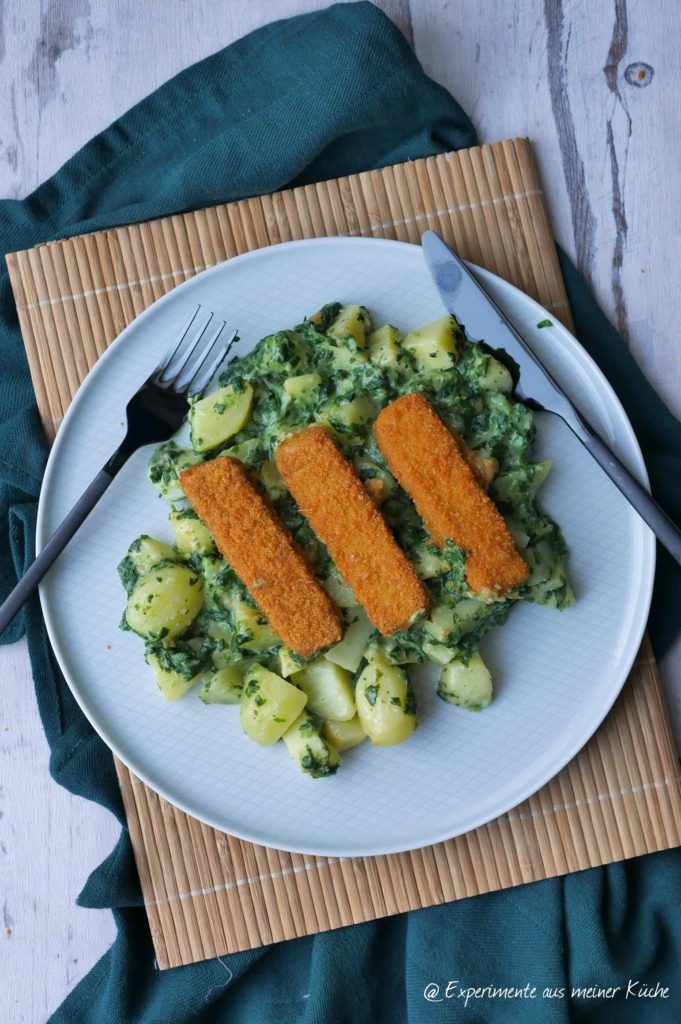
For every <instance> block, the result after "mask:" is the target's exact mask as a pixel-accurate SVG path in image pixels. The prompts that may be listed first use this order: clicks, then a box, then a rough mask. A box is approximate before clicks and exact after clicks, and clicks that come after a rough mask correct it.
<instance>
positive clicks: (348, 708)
mask: <svg viewBox="0 0 681 1024" xmlns="http://www.w3.org/2000/svg"><path fill="white" fill-rule="evenodd" d="M291 682H293V683H295V685H296V686H299V687H300V689H301V690H302V691H303V693H306V694H307V705H306V706H307V708H308V709H309V710H310V711H312V712H313V713H314V714H316V715H320V716H321V717H322V718H330V719H335V720H338V721H340V722H344V721H347V720H348V719H349V718H353V717H354V715H355V711H356V708H355V695H354V692H353V689H354V688H353V685H352V679H351V677H350V674H349V673H348V672H346V671H345V669H343V668H341V667H340V666H339V665H334V664H333V662H331V661H327V659H326V658H317V659H316V660H315V661H313V662H312V663H311V664H309V665H307V666H306V667H305V668H304V669H302V671H299V672H294V674H293V675H292V676H291Z"/></svg>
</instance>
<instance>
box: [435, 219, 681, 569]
mask: <svg viewBox="0 0 681 1024" xmlns="http://www.w3.org/2000/svg"><path fill="white" fill-rule="evenodd" d="M421 245H422V248H423V255H424V257H425V260H426V263H427V265H428V269H429V270H430V273H431V275H432V277H433V281H434V282H435V287H436V288H437V290H438V292H439V295H440V298H441V299H442V302H443V304H444V307H445V309H446V310H447V312H448V313H451V314H452V315H453V316H455V317H456V319H457V320H458V322H459V323H460V324H461V325H462V326H464V327H465V328H466V334H467V335H468V336H471V337H473V336H476V335H477V336H478V337H479V338H480V339H484V342H485V344H486V345H487V346H488V347H489V348H492V350H493V351H495V355H496V354H497V350H498V353H499V356H500V358H501V362H504V363H508V359H507V358H505V356H507V357H510V360H511V361H512V362H513V364H515V367H516V374H515V380H514V384H515V387H514V392H513V394H514V397H515V398H516V399H518V401H521V402H525V403H527V404H528V405H532V406H535V407H539V408H540V409H543V410H544V411H545V412H548V413H554V414H555V415H557V416H559V417H560V418H561V419H562V420H563V421H564V422H565V423H566V424H567V426H568V427H569V428H570V430H571V431H572V432H573V434H574V435H575V436H576V437H577V438H578V439H579V441H581V443H582V444H583V445H584V447H585V448H586V450H587V451H588V452H589V454H590V455H592V456H593V458H594V459H595V460H596V462H597V463H598V464H599V466H600V467H601V469H603V470H604V472H605V473H606V474H607V475H608V476H609V477H610V479H611V480H612V482H613V483H614V484H615V486H616V487H617V488H618V489H619V490H620V491H621V493H622V494H623V495H624V497H625V498H626V499H627V501H628V502H629V503H630V504H631V505H632V507H633V508H635V509H636V511H637V512H638V513H639V515H640V516H641V518H642V519H643V520H644V522H646V523H647V524H648V526H649V527H650V528H651V529H652V530H653V532H654V533H655V534H656V536H657V538H658V540H659V541H660V542H661V543H662V544H663V545H664V546H665V547H666V548H667V550H668V551H669V553H670V554H671V555H672V557H673V558H674V559H675V561H677V562H678V563H679V564H680V565H681V530H680V529H679V527H678V526H677V525H676V523H675V522H674V521H673V520H672V519H671V518H670V517H669V516H668V515H667V513H666V512H665V511H664V509H662V508H661V506H660V505H658V504H657V502H656V501H655V500H654V498H652V497H651V496H650V494H649V493H648V491H647V490H646V489H645V488H644V487H642V486H641V484H640V483H639V482H638V480H636V479H635V478H634V477H633V476H632V475H631V473H630V472H629V470H628V469H626V467H625V466H623V465H622V463H621V462H620V461H619V459H618V458H617V456H616V455H615V454H614V452H612V451H611V450H610V448H609V447H608V445H607V444H606V443H605V441H603V439H602V438H601V437H600V436H599V434H598V433H597V432H596V430H595V429H594V428H593V427H592V426H591V424H590V423H589V422H588V420H587V419H586V418H585V417H584V416H583V415H582V414H581V413H580V412H579V411H578V410H577V409H576V408H575V407H574V405H573V404H572V402H571V400H570V398H569V397H568V395H567V394H566V393H565V392H564V391H563V389H562V388H561V387H560V385H559V384H558V383H557V382H556V380H555V379H554V377H553V376H552V375H551V373H550V371H549V369H548V368H547V367H546V366H545V365H544V363H543V362H542V361H541V359H540V358H539V356H537V355H536V354H535V353H534V352H533V351H532V349H531V348H530V346H529V345H528V344H527V342H526V341H525V340H524V338H523V337H522V336H521V335H520V334H519V333H518V331H517V330H516V329H515V327H514V326H513V324H512V323H511V322H510V320H508V318H507V317H506V316H505V315H504V313H502V311H501V310H500V309H499V307H498V306H497V305H496V303H495V302H494V300H493V299H492V298H491V297H490V296H489V295H488V294H487V292H486V291H485V289H484V288H483V287H482V286H481V285H480V284H479V283H478V281H477V280H476V279H475V277H474V276H473V274H472V273H471V271H470V270H469V269H468V267H467V266H466V264H465V263H464V262H463V260H462V259H460V258H459V257H458V256H457V255H456V253H455V252H453V251H452V249H450V248H449V246H448V245H446V243H445V242H444V241H443V240H442V239H441V238H440V236H439V235H438V234H437V232H435V231H426V232H425V233H424V234H423V236H422V238H421Z"/></svg>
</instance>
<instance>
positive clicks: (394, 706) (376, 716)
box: [355, 651, 416, 747]
mask: <svg viewBox="0 0 681 1024" xmlns="http://www.w3.org/2000/svg"><path fill="white" fill-rule="evenodd" d="M355 700H356V702H357V714H358V715H359V720H360V723H361V725H362V728H363V729H364V732H365V733H366V734H367V736H368V737H369V739H370V740H371V742H372V743H374V744H376V746H380V747H391V746H394V745H395V744H397V743H403V742H404V741H405V740H407V739H409V737H410V736H411V734H412V733H413V731H414V729H415V728H416V703H415V700H414V695H413V693H412V690H411V687H410V685H409V678H408V676H407V673H406V672H405V671H404V670H403V669H401V668H397V666H395V665H391V664H390V662H389V661H388V659H387V658H386V657H385V656H384V655H383V654H382V653H381V652H379V651H376V652H374V654H373V655H372V660H371V661H370V662H369V664H368V665H367V666H366V667H365V668H364V669H363V671H362V673H361V675H360V677H359V679H358V680H357V686H356V689H355Z"/></svg>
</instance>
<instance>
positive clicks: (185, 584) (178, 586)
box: [125, 563, 203, 640]
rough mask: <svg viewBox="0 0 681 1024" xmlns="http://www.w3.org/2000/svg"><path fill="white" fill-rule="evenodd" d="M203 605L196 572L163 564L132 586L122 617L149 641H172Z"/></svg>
mask: <svg viewBox="0 0 681 1024" xmlns="http://www.w3.org/2000/svg"><path fill="white" fill-rule="evenodd" d="M202 606H203V583H202V582H201V577H200V576H199V575H198V573H196V572H194V571H193V569H190V568H189V566H186V565H177V564H171V563H162V564H161V565H159V566H155V567H154V568H152V569H151V570H150V571H149V572H148V573H147V574H146V575H145V576H142V577H141V579H140V581H139V583H138V584H137V585H136V586H135V587H134V588H133V590H132V591H131V593H130V596H129V597H128V604H127V607H126V609H125V618H126V620H127V623H128V625H129V626H130V629H132V630H133V631H134V632H135V633H138V634H139V635H140V636H143V637H145V638H146V639H148V640H172V639H173V638H174V637H177V636H181V635H182V633H184V632H185V631H186V630H187V629H188V628H189V626H191V624H192V622H193V621H194V619H195V618H196V616H197V615H198V614H199V612H200V611H201V608H202Z"/></svg>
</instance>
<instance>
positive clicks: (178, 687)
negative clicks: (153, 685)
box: [144, 651, 202, 700]
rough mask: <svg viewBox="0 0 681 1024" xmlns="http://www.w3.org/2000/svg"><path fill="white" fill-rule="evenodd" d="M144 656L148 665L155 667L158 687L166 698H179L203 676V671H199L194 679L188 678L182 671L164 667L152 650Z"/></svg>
mask: <svg viewBox="0 0 681 1024" xmlns="http://www.w3.org/2000/svg"><path fill="white" fill-rule="evenodd" d="M144 657H145V659H146V662H147V665H149V666H150V667H151V668H152V669H153V672H154V675H155V676H156V682H157V683H158V688H159V690H160V691H161V693H162V694H163V696H164V697H165V699H166V700H177V699H178V697H181V696H182V695H183V694H185V693H186V692H187V690H190V689H191V688H192V686H194V684H195V683H197V682H198V681H199V679H200V678H201V675H202V673H201V672H198V673H197V674H196V675H195V676H194V677H193V678H192V679H187V678H186V677H185V676H183V675H182V674H181V673H180V672H174V671H173V669H170V668H163V666H162V665H161V663H160V661H159V660H158V658H157V657H156V655H155V654H152V653H151V651H147V653H146V654H145V656H144Z"/></svg>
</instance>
